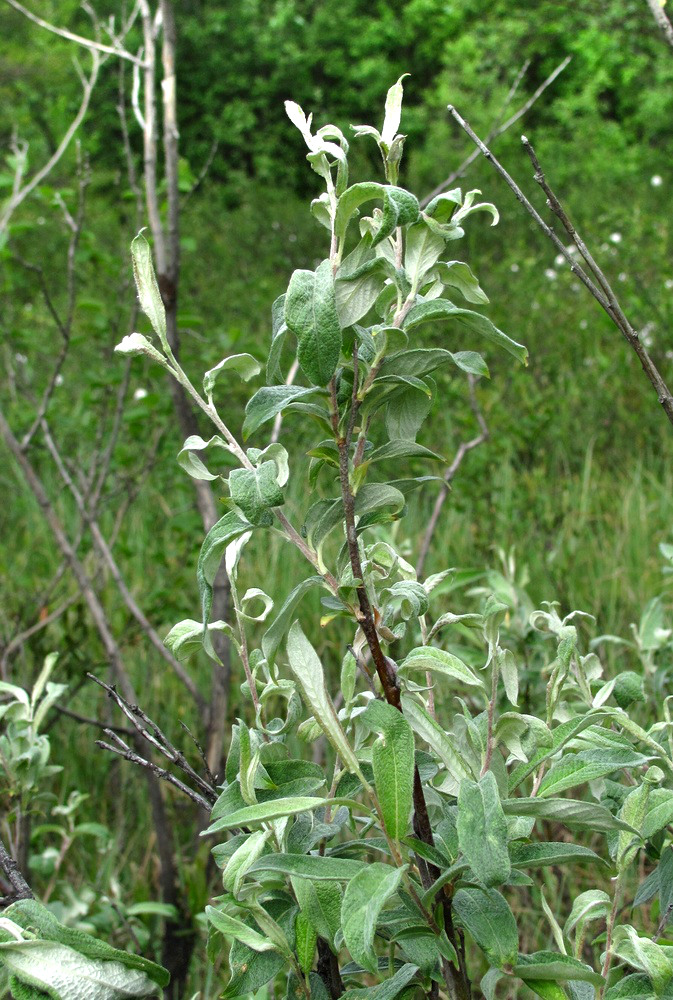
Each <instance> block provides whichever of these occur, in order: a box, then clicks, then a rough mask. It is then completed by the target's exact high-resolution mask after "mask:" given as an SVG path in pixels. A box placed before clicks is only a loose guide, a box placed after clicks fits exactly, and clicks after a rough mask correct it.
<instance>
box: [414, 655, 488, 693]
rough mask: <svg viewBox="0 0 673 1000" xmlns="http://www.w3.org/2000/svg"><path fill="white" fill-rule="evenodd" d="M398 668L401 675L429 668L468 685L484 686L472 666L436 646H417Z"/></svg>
mask: <svg viewBox="0 0 673 1000" xmlns="http://www.w3.org/2000/svg"><path fill="white" fill-rule="evenodd" d="M399 669H400V674H401V675H402V676H403V677H404V676H409V675H413V673H414V672H415V671H421V672H425V671H427V670H429V671H432V672H433V673H438V674H444V675H445V676H447V677H453V678H454V679H455V680H458V681H461V682H462V683H463V684H467V685H469V686H470V687H480V688H482V689H484V688H485V685H484V682H483V680H482V679H481V677H480V676H479V675H478V674H476V673H475V672H474V670H473V669H472V667H469V666H468V665H467V663H464V662H463V660H461V659H459V657H457V656H456V655H455V654H454V653H449V652H448V651H447V650H444V649H438V648H437V647H436V646H418V647H417V648H416V649H412V650H411V652H410V653H409V654H408V655H407V656H406V657H405V659H404V660H403V661H402V663H401V664H400V668H399Z"/></svg>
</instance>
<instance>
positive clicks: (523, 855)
mask: <svg viewBox="0 0 673 1000" xmlns="http://www.w3.org/2000/svg"><path fill="white" fill-rule="evenodd" d="M509 853H510V858H511V860H512V867H513V868H546V867H548V866H550V865H561V866H564V865H566V864H569V863H570V862H588V861H593V862H598V864H600V865H605V864H606V862H605V861H604V860H603V858H601V857H599V855H598V854H596V853H595V851H592V850H591V849H590V848H588V847H582V846H581V845H580V844H566V843H565V842H564V841H561V842H560V843H555V842H553V841H552V842H548V843H544V844H538V843H534V844H520V843H512V844H510V845H509Z"/></svg>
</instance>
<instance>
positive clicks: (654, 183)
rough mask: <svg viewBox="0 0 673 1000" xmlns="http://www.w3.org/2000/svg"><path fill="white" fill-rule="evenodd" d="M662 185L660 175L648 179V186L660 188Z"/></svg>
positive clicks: (662, 179)
mask: <svg viewBox="0 0 673 1000" xmlns="http://www.w3.org/2000/svg"><path fill="white" fill-rule="evenodd" d="M663 183H664V178H663V177H662V176H661V175H660V174H654V176H653V177H650V184H651V185H652V187H653V188H660V187H661V185H662V184H663Z"/></svg>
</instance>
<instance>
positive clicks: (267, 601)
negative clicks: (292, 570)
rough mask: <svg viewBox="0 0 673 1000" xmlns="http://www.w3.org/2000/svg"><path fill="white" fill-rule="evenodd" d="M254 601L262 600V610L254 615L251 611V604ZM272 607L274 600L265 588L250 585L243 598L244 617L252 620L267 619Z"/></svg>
mask: <svg viewBox="0 0 673 1000" xmlns="http://www.w3.org/2000/svg"><path fill="white" fill-rule="evenodd" d="M253 601H261V602H262V610H261V611H260V612H259V614H256V615H254V614H252V613H251V610H250V605H251V604H252V603H253ZM272 608H273V600H272V599H271V598H270V597H269V595H268V594H266V593H265V592H264V591H263V590H260V589H259V587H249V588H248V590H246V592H245V593H244V594H243V597H242V598H241V614H242V616H243V618H247V619H248V621H250V622H263V621H265V619H266V618H267V617H268V615H269V613H270V611H271V610H272Z"/></svg>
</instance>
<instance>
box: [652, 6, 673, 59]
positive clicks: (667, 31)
mask: <svg viewBox="0 0 673 1000" xmlns="http://www.w3.org/2000/svg"><path fill="white" fill-rule="evenodd" d="M647 5H648V7H649V8H650V10H651V11H652V14H653V15H654V20H655V21H656V22H657V24H658V25H659V27H660V28H661V31H662V33H663V36H664V38H665V39H666V41H667V42H668V44H669V45H670V46H671V48H673V24H671V22H670V20H669V17H668V14H667V13H666V11H665V10H664V5H663V3H662V2H661V0H647Z"/></svg>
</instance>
